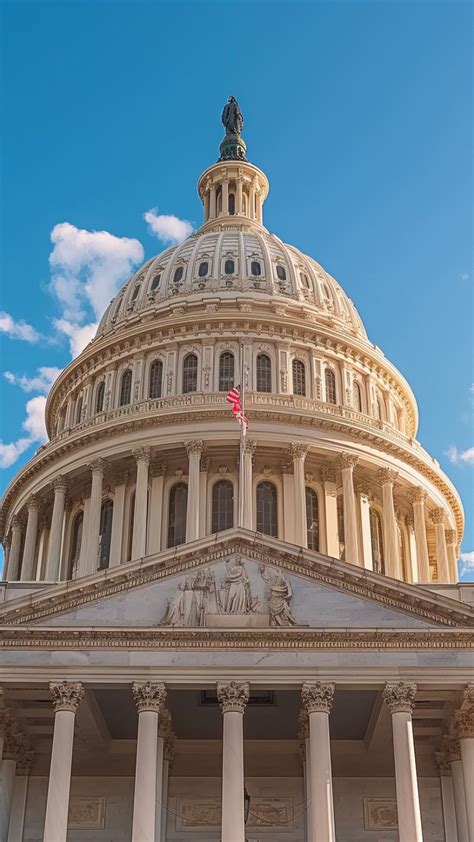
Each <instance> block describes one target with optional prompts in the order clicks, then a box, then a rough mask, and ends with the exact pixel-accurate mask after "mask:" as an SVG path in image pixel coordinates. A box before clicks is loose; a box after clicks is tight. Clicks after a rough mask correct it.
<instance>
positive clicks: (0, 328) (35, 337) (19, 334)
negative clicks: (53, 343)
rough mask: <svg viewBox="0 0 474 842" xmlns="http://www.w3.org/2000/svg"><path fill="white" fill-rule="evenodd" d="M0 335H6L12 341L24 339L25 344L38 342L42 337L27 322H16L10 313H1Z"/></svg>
mask: <svg viewBox="0 0 474 842" xmlns="http://www.w3.org/2000/svg"><path fill="white" fill-rule="evenodd" d="M0 333H6V334H7V336H9V337H10V339H23V340H24V341H25V342H38V341H39V339H40V338H41V335H40V334H39V333H38V331H37V330H35V328H34V327H32V326H31V325H29V324H28V323H27V322H24V321H22V320H20V321H19V322H16V321H15V320H14V319H13V318H12V317H11V316H10V314H9V313H5V312H4V311H1V312H0Z"/></svg>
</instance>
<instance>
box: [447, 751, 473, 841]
mask: <svg viewBox="0 0 474 842" xmlns="http://www.w3.org/2000/svg"><path fill="white" fill-rule="evenodd" d="M441 744H442V749H443V751H444V753H445V755H446V758H447V761H448V762H449V763H450V764H451V777H452V780H453V793H454V809H455V813H456V827H457V832H458V835H457V839H458V842H470V840H469V829H468V824H467V807H466V790H465V787H464V774H463V767H462V760H461V746H460V744H459V740H458V739H455V738H454V737H452V736H447V735H445V736H444V737H443V739H442V743H441Z"/></svg>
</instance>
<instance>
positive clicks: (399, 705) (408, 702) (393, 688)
mask: <svg viewBox="0 0 474 842" xmlns="http://www.w3.org/2000/svg"><path fill="white" fill-rule="evenodd" d="M415 696H416V684H408V683H406V682H404V681H398V682H397V683H396V684H390V683H387V684H386V685H385V687H384V691H383V698H384V702H385V704H386V705H387V706H388V707H389V708H390V711H391V712H392V713H412V711H413V709H414V707H415Z"/></svg>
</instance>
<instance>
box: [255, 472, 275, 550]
mask: <svg viewBox="0 0 474 842" xmlns="http://www.w3.org/2000/svg"><path fill="white" fill-rule="evenodd" d="M257 532H262V533H263V534H264V535H272V536H273V537H274V538H276V537H277V536H278V513H277V490H276V486H275V485H274V484H273V482H268V480H264V481H263V482H260V483H259V484H258V485H257Z"/></svg>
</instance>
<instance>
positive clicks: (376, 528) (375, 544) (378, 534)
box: [370, 508, 385, 573]
mask: <svg viewBox="0 0 474 842" xmlns="http://www.w3.org/2000/svg"><path fill="white" fill-rule="evenodd" d="M370 541H371V545H372V561H373V565H374V570H375V572H376V573H385V558H384V547H383V530H382V518H381V517H380V513H379V512H378V511H377V509H373V508H372V509H371V510H370Z"/></svg>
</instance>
